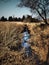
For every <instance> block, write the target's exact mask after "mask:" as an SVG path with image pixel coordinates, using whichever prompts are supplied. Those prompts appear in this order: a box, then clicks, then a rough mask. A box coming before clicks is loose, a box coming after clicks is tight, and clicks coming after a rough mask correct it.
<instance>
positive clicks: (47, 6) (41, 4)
mask: <svg viewBox="0 0 49 65" xmlns="http://www.w3.org/2000/svg"><path fill="white" fill-rule="evenodd" d="M22 6H25V7H28V8H30V9H31V12H33V11H35V12H37V13H38V15H39V16H40V17H41V18H42V19H43V21H44V22H45V24H48V22H47V14H48V13H49V0H21V2H20V4H19V7H22Z"/></svg>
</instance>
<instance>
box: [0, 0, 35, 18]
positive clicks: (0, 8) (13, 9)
mask: <svg viewBox="0 0 49 65" xmlns="http://www.w3.org/2000/svg"><path fill="white" fill-rule="evenodd" d="M4 1H5V2H3V0H0V17H2V16H5V17H7V18H8V17H9V16H15V17H22V16H23V15H27V14H29V15H32V14H31V12H30V10H29V9H28V8H25V7H23V8H18V7H17V5H18V3H19V2H20V0H4ZM34 16H35V15H33V17H34Z"/></svg>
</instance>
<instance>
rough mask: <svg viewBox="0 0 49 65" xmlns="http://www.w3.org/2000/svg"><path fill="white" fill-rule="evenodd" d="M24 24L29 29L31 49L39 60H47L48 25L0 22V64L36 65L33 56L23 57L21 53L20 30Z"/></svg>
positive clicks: (48, 43) (21, 34)
mask: <svg viewBox="0 0 49 65" xmlns="http://www.w3.org/2000/svg"><path fill="white" fill-rule="evenodd" d="M25 24H26V25H27V26H28V29H29V30H30V35H31V37H30V39H29V44H30V45H31V48H32V51H33V50H34V53H35V54H36V55H38V57H39V60H40V61H42V62H45V61H46V60H47V54H48V45H49V26H45V27H44V28H43V29H42V28H41V27H40V26H39V25H40V23H39V24H38V23H21V22H19V23H18V22H0V61H1V64H0V65H27V64H28V65H37V64H36V63H35V62H36V61H35V60H34V58H33V56H32V58H28V59H23V55H22V54H21V52H22V51H21V50H22V49H21V48H20V46H21V42H22V36H23V33H22V30H23V28H24V25H25ZM11 47H12V48H11ZM32 54H33V53H32ZM32 59H33V60H34V62H33V60H32ZM29 62H30V63H29ZM48 62H49V61H48Z"/></svg>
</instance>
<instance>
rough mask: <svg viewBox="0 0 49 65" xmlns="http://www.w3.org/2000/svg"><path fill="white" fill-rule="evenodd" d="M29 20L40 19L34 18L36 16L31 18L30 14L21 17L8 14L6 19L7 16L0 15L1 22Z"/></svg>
mask: <svg viewBox="0 0 49 65" xmlns="http://www.w3.org/2000/svg"><path fill="white" fill-rule="evenodd" d="M24 20H25V21H30V22H39V21H40V20H38V19H36V18H32V16H30V15H27V17H25V16H23V17H22V18H20V17H19V18H17V17H12V16H9V17H8V19H7V18H5V17H4V16H2V17H1V18H0V21H3V22H5V21H9V22H10V21H22V22H23V21H24Z"/></svg>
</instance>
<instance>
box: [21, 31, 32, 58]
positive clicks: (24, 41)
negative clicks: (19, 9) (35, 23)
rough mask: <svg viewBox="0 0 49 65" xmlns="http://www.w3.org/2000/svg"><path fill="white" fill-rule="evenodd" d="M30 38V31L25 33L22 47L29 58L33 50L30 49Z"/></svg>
mask: <svg viewBox="0 0 49 65" xmlns="http://www.w3.org/2000/svg"><path fill="white" fill-rule="evenodd" d="M29 38H30V34H29V33H28V31H25V32H23V38H22V44H21V46H22V47H23V48H25V54H26V56H27V57H28V56H30V55H31V48H30V44H29V43H28V41H29Z"/></svg>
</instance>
